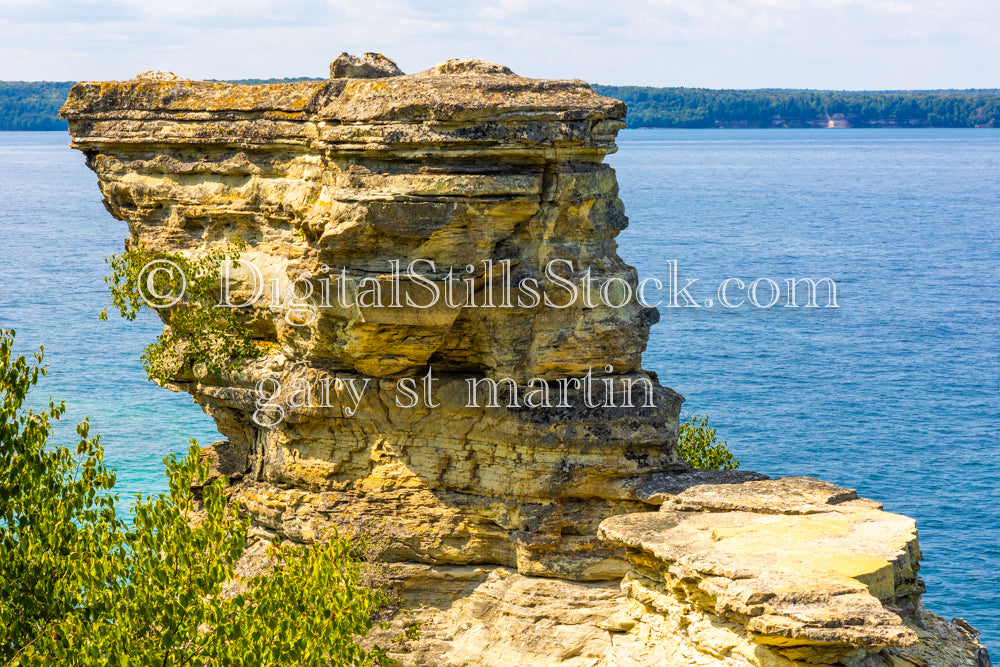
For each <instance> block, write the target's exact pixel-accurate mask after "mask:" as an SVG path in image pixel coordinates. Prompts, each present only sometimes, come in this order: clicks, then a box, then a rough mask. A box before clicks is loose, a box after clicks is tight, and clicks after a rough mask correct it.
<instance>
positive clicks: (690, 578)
mask: <svg viewBox="0 0 1000 667" xmlns="http://www.w3.org/2000/svg"><path fill="white" fill-rule="evenodd" d="M600 535H601V536H602V537H604V538H605V539H607V540H611V541H613V542H619V543H622V544H624V545H626V546H627V547H629V554H630V555H629V558H630V560H631V561H632V563H633V565H635V566H636V575H635V578H636V580H637V582H638V583H639V584H641V586H640V587H641V588H644V589H645V592H644V593H643V595H644V596H645V597H646V598H650V597H651V596H652V597H654V598H655V593H651V592H650V591H655V590H657V589H661V590H671V591H672V593H673V594H674V595H677V594H678V591H681V592H682V593H683V595H684V596H685V597H686V598H688V599H690V600H691V601H693V602H695V603H696V604H698V605H699V606H700V607H702V608H705V609H706V610H708V611H710V612H712V613H714V614H717V615H718V616H720V617H722V618H725V619H727V620H732V621H738V622H740V623H741V624H743V625H745V626H746V628H747V629H748V630H749V631H751V632H752V633H755V635H756V636H755V641H757V642H759V643H764V644H773V645H780V646H795V645H808V644H844V645H849V646H853V647H856V648H873V647H881V646H906V645H909V644H913V643H915V642H916V641H917V635H916V633H914V632H913V630H912V629H910V628H908V627H907V626H906V625H905V624H904V621H903V618H902V615H901V614H902V613H903V612H901V611H900V609H901V608H906V606H907V605H906V603H907V601H908V596H910V595H916V594H919V592H920V591H921V590H922V588H921V586H920V584H919V582H918V580H917V577H916V569H917V561H918V559H919V557H920V551H919V548H918V546H917V530H916V525H915V523H914V521H913V520H912V519H910V518H908V517H904V516H900V515H897V514H891V513H888V512H883V511H881V509H880V506H879V505H878V504H877V503H872V502H870V501H866V500H863V499H859V498H858V497H857V494H856V493H855V492H854V491H853V490H852V489H845V488H842V487H838V486H835V485H833V484H829V483H826V482H821V481H819V480H815V479H810V478H803V477H787V478H782V479H776V480H758V481H750V482H745V483H743V484H706V485H699V486H693V487H689V488H688V489H686V490H684V491H682V492H681V493H680V494H678V495H676V496H674V497H673V498H670V499H669V500H668V501H667V502H666V503H664V505H663V507H662V508H661V511H659V512H649V513H638V514H629V515H624V516H617V517H612V518H610V519H606V520H605V521H604V522H603V523H602V524H601V527H600ZM626 585H628V584H626ZM637 590H638V588H637ZM649 601H650V600H649V599H647V600H645V602H647V603H649ZM652 602H653V603H654V606H655V600H652Z"/></svg>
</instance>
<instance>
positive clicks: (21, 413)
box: [0, 331, 389, 667]
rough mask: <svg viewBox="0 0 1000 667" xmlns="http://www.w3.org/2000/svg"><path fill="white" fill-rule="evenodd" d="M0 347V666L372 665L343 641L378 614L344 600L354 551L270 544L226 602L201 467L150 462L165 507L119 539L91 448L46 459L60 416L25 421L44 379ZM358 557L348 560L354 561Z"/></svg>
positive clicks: (216, 488) (235, 523)
mask: <svg viewBox="0 0 1000 667" xmlns="http://www.w3.org/2000/svg"><path fill="white" fill-rule="evenodd" d="M13 342H14V333H13V332H7V331H0V398H2V405H0V664H4V665H52V664H60V665H154V664H155V665H172V666H178V665H186V664H187V665H288V664H295V665H324V666H325V665H336V666H337V667H341V666H344V667H354V666H360V665H373V664H386V663H388V662H389V661H388V658H386V656H385V652H384V650H383V649H381V648H379V647H377V646H376V647H375V648H373V649H371V650H364V649H363V648H361V647H360V646H359V645H358V640H359V639H360V638H361V637H363V636H364V635H365V634H366V633H367V632H368V631H369V630H371V629H372V628H373V627H374V625H375V623H376V618H377V616H378V612H379V611H380V610H381V609H382V608H384V607H385V606H386V605H387V604H388V603H389V600H388V597H387V596H386V595H385V593H383V592H381V591H379V590H372V589H369V588H365V587H363V586H361V585H359V582H360V581H361V578H362V575H363V570H364V565H363V563H362V561H361V560H360V558H359V553H360V552H359V547H358V546H356V545H352V544H351V543H350V542H349V541H347V540H344V539H341V538H339V537H337V536H336V535H334V536H331V538H330V539H329V541H328V542H327V543H325V544H323V545H321V546H315V547H311V548H303V547H293V546H281V545H278V544H274V545H272V546H271V550H270V552H269V559H270V562H271V571H270V573H269V574H268V575H264V576H256V577H252V578H248V579H245V580H243V581H242V584H243V591H242V592H240V593H239V594H237V593H236V589H234V588H233V587H232V584H233V579H234V566H235V565H236V562H237V560H238V559H239V558H240V556H241V555H242V554H243V551H244V545H245V541H246V535H247V525H248V524H247V521H246V520H244V519H241V518H240V517H239V515H238V513H237V510H236V509H235V508H234V507H233V506H232V505H231V504H228V503H227V501H226V497H225V493H224V489H225V484H226V481H225V480H216V481H213V482H211V483H209V484H206V485H204V486H203V489H202V498H201V499H200V500H199V499H198V498H196V497H195V496H194V494H193V493H192V490H191V485H192V482H194V481H199V482H204V480H205V479H206V477H207V474H208V468H207V464H205V463H203V462H202V461H201V459H200V457H199V449H198V446H197V444H196V443H194V441H192V445H191V449H190V451H189V453H188V456H187V457H186V458H184V459H182V460H180V461H178V460H177V459H176V457H174V456H171V457H169V458H168V459H166V460H165V463H166V466H167V471H166V473H167V479H168V482H169V489H170V491H169V493H168V494H160V495H156V496H152V497H149V498H145V499H144V498H142V497H140V498H139V499H138V501H137V502H136V504H135V505H134V507H133V510H132V523H131V525H129V524H127V523H126V522H124V521H122V520H121V519H120V518H119V517H118V516H117V515H116V512H115V501H116V500H117V497H116V496H114V495H113V494H112V493H111V491H112V490H113V487H114V484H115V474H114V471H112V470H109V469H108V468H106V467H105V466H104V464H103V460H102V457H103V449H102V447H101V445H100V441H99V438H97V437H94V438H90V437H88V425H87V422H83V423H82V424H80V426H79V427H78V429H77V431H78V433H79V436H80V441H79V443H78V444H77V446H76V449H75V453H73V452H71V451H70V450H69V449H67V448H65V447H47V446H46V440H47V438H48V436H49V434H50V429H51V424H52V422H53V421H55V420H58V419H59V417H60V416H61V415H62V414H63V412H64V409H65V408H64V406H63V405H62V404H59V405H55V404H53V403H51V402H50V404H49V407H48V409H47V410H43V411H42V412H39V413H36V412H33V411H31V410H25V409H24V407H23V404H24V400H25V398H26V396H27V394H28V391H29V389H30V388H31V387H32V386H34V385H35V384H36V383H37V381H38V378H39V376H40V375H44V373H45V370H44V369H43V368H42V367H41V365H40V364H41V362H42V353H41V351H39V352H38V353H37V354H36V355H35V363H29V362H28V361H27V360H26V359H25V358H24V357H23V356H18V357H14V355H13V353H12V350H13ZM362 548H363V547H362Z"/></svg>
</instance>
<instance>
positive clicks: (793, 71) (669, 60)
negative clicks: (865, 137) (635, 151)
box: [0, 0, 1000, 88]
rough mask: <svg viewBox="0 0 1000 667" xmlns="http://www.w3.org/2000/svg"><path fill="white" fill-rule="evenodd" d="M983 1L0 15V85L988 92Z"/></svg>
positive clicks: (233, 1) (117, 8)
mask: <svg viewBox="0 0 1000 667" xmlns="http://www.w3.org/2000/svg"><path fill="white" fill-rule="evenodd" d="M998 22H1000V3H997V2H995V0H921V1H917V0H647V1H638V2H619V3H608V2H606V1H605V2H596V1H595V0H576V1H572V0H556V1H553V2H540V1H539V0H495V1H493V2H471V1H465V0H441V1H440V2H417V1H416V0H370V1H367V2H357V0H351V1H346V0H174V1H171V2H165V1H163V0H159V1H156V2H150V1H146V0H140V1H137V0H128V1H126V0H110V1H105V2H96V1H95V0H75V1H70V0H17V1H15V0H0V79H40V78H45V79H84V78H86V79H105V78H127V77H129V76H132V75H133V74H135V73H136V72H139V71H142V70H145V69H150V68H165V69H171V70H174V71H176V72H177V73H178V74H180V75H182V76H189V77H193V78H238V77H254V76H306V75H313V76H322V75H323V74H324V73H325V71H326V65H327V63H328V62H329V60H330V59H331V58H333V57H335V56H336V55H337V54H339V53H340V52H341V51H350V52H354V53H359V52H362V51H373V50H374V51H380V52H383V53H385V54H386V55H388V56H389V57H391V58H394V59H395V60H397V61H398V62H399V63H400V66H401V67H403V69H404V70H406V71H411V72H412V71H418V70H421V69H425V68H427V67H429V66H431V65H433V64H434V63H436V62H440V61H442V60H445V59H447V58H452V57H479V58H484V59H487V60H495V61H499V62H503V63H504V64H507V65H509V66H511V67H512V68H513V69H514V70H515V71H517V72H519V73H523V74H525V75H529V76H546V77H570V78H583V79H587V80H590V81H599V82H603V83H632V84H649V85H702V86H709V87H821V88H914V87H972V86H978V87H998V86H1000V80H998V76H1000V75H998V74H997V73H996V70H995V68H987V67H985V66H984V63H989V62H997V61H998V60H1000V38H998V37H997V34H996V33H994V31H993V30H992V26H995V25H997V23H998Z"/></svg>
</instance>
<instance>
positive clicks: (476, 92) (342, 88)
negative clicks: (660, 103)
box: [60, 53, 626, 150]
mask: <svg viewBox="0 0 1000 667" xmlns="http://www.w3.org/2000/svg"><path fill="white" fill-rule="evenodd" d="M330 75H331V79H329V80H327V81H297V82H291V83H271V84H255V85H247V84H234V83H224V82H220V81H190V80H186V79H183V78H179V77H177V76H176V75H174V74H172V73H169V72H153V71H151V72H144V73H142V74H140V75H139V76H137V77H135V78H133V79H130V80H128V81H103V82H81V83H78V84H76V85H75V86H74V87H73V89H72V90H71V91H70V94H69V98H68V99H67V101H66V104H65V105H64V106H63V108H62V109H61V110H60V115H61V116H62V117H63V118H65V119H67V120H69V122H70V131H71V133H72V134H73V135H74V139H75V141H76V142H78V143H79V142H86V141H88V140H90V139H99V140H100V141H99V143H100V142H104V141H106V140H108V139H115V138H122V139H125V140H126V142H128V143H131V142H133V141H136V140H138V139H139V138H140V136H149V135H150V131H149V127H148V126H144V127H136V128H132V127H131V126H130V125H122V124H120V123H121V122H122V121H136V122H149V121H157V120H169V121H176V122H179V123H185V124H186V123H190V122H191V121H198V122H213V121H214V122H217V123H219V125H218V126H213V127H212V128H211V129H212V132H209V133H205V132H202V134H201V135H199V136H197V137H191V136H184V133H183V132H181V131H180V130H181V129H183V128H176V130H177V131H175V128H171V127H163V128H159V134H156V136H155V137H153V140H154V141H157V142H162V141H170V142H179V141H181V140H182V139H183V140H184V142H185V143H191V142H194V143H212V142H214V141H218V140H220V139H223V138H224V139H226V140H230V141H231V140H234V139H236V140H238V141H239V142H240V143H268V142H270V143H273V142H275V141H280V140H281V139H283V138H284V135H288V134H303V135H306V136H310V137H311V136H315V134H316V133H315V132H314V131H308V132H295V130H294V128H295V127H301V125H300V124H301V123H310V122H320V121H322V122H331V121H334V122H337V123H343V124H353V123H369V122H372V121H376V122H401V123H407V124H414V123H426V122H474V123H481V122H482V121H492V122H495V123H504V124H507V125H510V124H512V123H517V122H522V123H531V124H532V125H531V126H530V127H527V126H525V127H524V128H523V129H524V133H527V134H525V136H526V137H527V138H530V137H531V136H535V135H537V137H538V138H539V139H540V140H543V141H546V142H551V141H552V140H553V138H554V137H558V138H557V139H555V140H558V141H569V142H577V141H580V140H581V139H584V137H585V136H590V135H595V134H597V135H600V136H601V141H602V142H610V141H613V134H614V132H617V130H619V129H621V128H622V127H624V125H625V124H624V122H623V119H624V117H625V111H626V108H625V104H624V103H623V102H621V101H619V100H615V99H611V98H608V97H603V96H601V95H598V94H597V93H595V92H594V91H593V90H592V89H591V87H590V86H589V85H588V84H587V83H586V82H584V81H578V80H549V79H529V78H525V77H521V76H517V75H516V74H514V73H513V72H511V70H510V69H509V68H507V67H504V66H503V65H499V64H496V63H489V62H485V61H482V60H449V61H446V62H444V63H441V64H439V65H436V66H435V67H432V68H430V69H428V70H425V71H423V72H420V73H419V74H411V75H405V74H403V72H402V71H401V70H400V69H399V68H398V67H397V66H396V64H395V63H394V62H392V61H391V60H390V59H388V58H386V57H385V56H383V55H380V54H377V53H366V54H365V56H364V57H363V58H358V57H356V56H351V55H348V54H342V55H341V56H339V57H338V58H337V59H336V60H334V61H333V63H332V64H331V65H330ZM250 114H254V116H253V118H254V120H255V121H256V122H257V123H258V127H257V128H256V129H255V130H254V131H255V133H256V134H257V135H260V136H259V137H257V141H256V142H249V139H250V138H251V137H244V136H239V137H235V138H234V137H233V136H231V135H234V134H239V130H240V126H238V125H235V124H234V122H239V121H245V120H248V119H249V118H250V116H249V115H250ZM92 121H116V122H118V123H119V125H114V126H101V127H91V126H90V125H87V123H90V122H92ZM261 121H269V122H272V123H285V124H290V125H283V126H272V127H266V128H265V127H264V126H263V125H261V124H260V122H261ZM567 121H575V122H577V123H582V125H581V126H580V127H569V126H567V127H561V126H560V127H552V128H549V131H545V130H543V129H542V127H541V125H539V124H545V123H548V124H550V125H551V124H554V123H556V124H558V123H565V122H567ZM602 121H603V123H602ZM593 123H598V124H600V127H599V128H596V129H593V128H592V124H593ZM486 129H488V128H482V127H480V128H479V129H477V130H465V131H463V132H459V133H458V135H461V136H458V135H456V138H458V139H465V140H469V139H477V140H478V139H481V138H482V137H480V136H479V135H483V134H484V133H485V134H488V132H486ZM265 131H266V136H265V135H264V134H263V133H264V132H265ZM477 133H478V134H477ZM532 133H533V134H532ZM425 134H426V132H425ZM88 135H94V136H92V137H91V136H88ZM431 138H432V139H434V140H437V139H438V137H437V136H436V135H435V136H434V137H431ZM409 139H413V137H410V138H409ZM609 148H610V144H609ZM611 150H613V148H611Z"/></svg>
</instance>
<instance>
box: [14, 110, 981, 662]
mask: <svg viewBox="0 0 1000 667" xmlns="http://www.w3.org/2000/svg"><path fill="white" fill-rule="evenodd" d="M67 140H68V138H67V136H66V135H63V134H61V133H0V327H5V328H7V327H14V328H15V329H17V331H18V347H19V348H20V349H21V350H22V351H24V352H28V351H30V350H31V349H32V348H34V347H37V346H38V345H40V344H44V345H45V347H46V360H47V361H48V362H49V363H50V374H49V376H48V377H47V378H46V379H45V380H44V381H43V384H42V388H41V390H40V391H39V395H40V396H39V397H37V398H41V397H42V396H43V395H44V397H47V396H49V395H51V396H53V397H56V398H60V399H65V400H66V402H67V405H68V407H69V411H68V414H67V416H66V418H65V420H64V421H65V423H64V424H63V427H62V428H61V430H60V434H61V436H62V437H63V438H64V441H67V442H68V441H69V439H70V437H71V434H72V430H71V428H70V427H71V426H72V424H75V423H76V422H77V421H79V420H80V419H82V418H83V417H84V416H89V417H90V420H91V423H92V429H91V430H92V432H97V433H101V434H102V435H103V436H104V443H105V446H106V449H107V459H108V461H109V462H110V463H111V464H113V465H114V466H116V467H117V469H118V472H119V474H118V479H119V488H120V492H121V493H122V495H123V496H127V495H129V494H132V493H135V492H137V491H144V492H149V491H160V490H163V488H164V479H163V476H162V465H161V464H160V460H161V459H162V458H163V457H164V456H165V455H166V454H168V453H170V452H182V451H184V450H185V449H186V447H187V440H188V439H189V438H197V439H198V440H199V441H201V442H203V443H204V442H211V441H213V440H215V439H218V434H217V432H216V431H215V429H214V427H213V425H212V422H211V420H210V419H208V418H207V417H206V416H205V415H204V414H202V412H201V411H200V410H199V409H198V408H197V406H195V405H194V404H193V403H192V402H191V399H190V398H189V397H187V396H186V395H177V394H172V393H170V392H169V391H166V390H164V389H160V388H158V387H156V386H154V385H152V384H151V383H149V382H147V381H146V380H145V376H144V374H143V371H142V369H141V367H140V365H139V362H138V357H139V354H140V353H141V351H142V349H143V347H144V346H145V345H146V344H147V343H149V342H150V341H151V340H152V339H153V338H154V337H155V336H156V335H157V334H158V333H159V331H160V329H161V327H160V323H159V320H157V319H156V318H155V317H154V316H152V315H151V314H149V313H146V314H145V317H142V318H140V320H139V321H137V322H134V323H128V322H123V321H121V320H119V319H117V317H115V316H112V317H111V318H110V321H108V322H100V321H98V319H97V314H98V312H99V311H100V310H101V309H102V308H103V307H105V306H106V305H108V296H107V290H106V288H105V286H104V285H103V283H102V282H101V278H102V276H103V275H105V265H104V263H103V262H102V258H104V257H106V256H108V255H111V254H112V253H116V252H119V251H120V250H121V246H122V240H123V239H124V237H125V236H126V234H127V231H126V228H125V225H124V223H121V222H118V221H116V220H113V219H112V218H111V217H110V216H109V215H108V213H107V212H106V211H105V210H104V207H103V206H102V205H101V202H100V194H99V192H98V189H97V185H96V177H95V176H94V175H93V174H92V173H91V172H90V171H89V170H88V169H87V168H86V167H85V166H84V164H83V156H82V155H80V154H79V153H77V152H76V151H71V150H69V149H68V148H67V146H66V144H67ZM619 145H620V150H619V152H618V153H617V154H615V155H613V156H611V157H610V158H609V161H610V163H611V164H612V165H613V166H614V167H615V168H616V169H617V171H618V180H619V183H620V186H621V197H622V199H623V200H624V202H625V206H626V211H627V213H628V215H629V218H630V220H631V225H630V227H629V228H628V229H627V230H625V231H624V232H623V233H622V235H621V236H620V237H619V243H620V250H619V252H620V254H621V255H622V257H624V258H625V260H626V261H628V262H629V263H630V264H633V265H634V266H636V267H637V268H638V269H639V271H640V277H650V278H657V279H660V280H662V281H663V282H667V280H668V278H669V273H670V272H669V266H670V265H669V262H670V261H671V260H673V261H675V262H676V265H677V267H678V272H679V275H680V277H681V284H684V283H686V281H687V280H688V279H695V278H696V279H697V282H695V283H694V284H693V285H692V286H691V287H690V288H689V289H688V292H689V293H690V294H691V295H692V297H694V298H695V299H696V301H697V302H698V303H699V304H702V305H701V306H700V307H698V308H690V307H689V308H680V307H678V308H669V307H661V309H660V312H661V317H662V319H661V322H660V323H659V324H658V325H656V326H655V327H654V328H653V332H652V335H651V338H650V342H649V348H648V350H647V353H646V355H645V362H644V365H645V366H646V367H647V368H650V369H652V370H655V371H657V373H658V374H659V376H660V379H661V381H662V382H663V383H664V384H666V385H668V386H671V387H673V388H674V389H676V390H677V391H679V392H680V393H682V394H683V395H684V396H686V397H687V399H688V402H687V404H686V405H685V410H684V412H685V414H708V415H710V417H711V421H712V423H713V425H715V426H716V427H717V428H718V431H719V434H720V436H722V437H723V438H725V439H726V440H727V441H728V443H729V446H730V449H731V450H732V451H733V452H734V453H736V454H737V456H738V457H739V458H740V459H741V461H742V463H743V466H744V467H746V468H751V469H755V470H759V471H761V472H765V473H768V474H771V475H781V474H805V475H814V476H817V477H821V478H823V479H827V480H829V481H832V482H836V483H839V484H843V485H846V486H851V487H854V488H857V489H858V491H859V492H860V493H861V494H862V495H865V496H868V497H872V498H875V499H878V500H880V501H882V502H884V503H885V505H886V508H887V509H888V510H891V511H896V512H900V513H903V514H907V515H910V516H913V517H915V518H916V519H917V521H918V525H919V527H920V538H921V545H922V549H923V552H924V556H925V560H924V567H923V570H922V575H923V577H924V579H925V580H926V582H927V585H928V589H929V593H928V594H927V595H926V596H925V600H926V601H927V604H928V606H929V607H930V608H932V609H933V610H935V611H937V612H938V613H941V614H943V615H945V616H947V617H949V618H950V617H953V616H963V617H965V618H966V619H968V620H969V621H970V622H971V623H972V624H973V625H974V626H976V627H977V628H978V629H980V630H981V631H982V632H983V638H984V641H985V643H986V644H987V645H988V646H990V647H993V648H995V649H1000V613H998V612H1000V602H998V600H997V595H998V592H1000V567H998V566H1000V508H998V502H1000V475H998V473H997V466H996V458H997V455H998V453H1000V447H998V445H997V438H998V436H1000V217H998V216H1000V131H991V130H837V131H831V130H787V131H786V130H760V131H756V130H739V131H720V130H705V131H702V130H676V131H675V130H630V131H625V132H622V133H621V135H620V138H619ZM728 278H738V279H740V280H742V281H743V283H744V284H745V285H746V284H749V283H751V282H752V281H754V280H756V279H771V280H773V281H775V282H776V283H777V284H778V285H779V286H780V287H781V289H782V294H781V299H780V301H779V302H778V303H777V305H775V306H774V307H772V308H768V309H764V308H756V307H753V306H752V305H751V304H749V303H745V304H744V305H743V306H742V307H739V308H733V309H728V308H725V307H722V306H721V305H720V304H719V303H718V294H717V290H718V287H719V285H720V283H722V282H723V281H724V280H726V279H728ZM788 278H795V279H800V278H814V279H817V280H818V279H820V278H830V279H832V280H833V281H835V283H836V286H837V302H838V304H839V308H825V307H818V308H802V307H799V308H787V307H784V304H785V302H786V301H785V280H786V279H788ZM730 285H731V287H730V289H729V292H728V296H729V298H730V301H731V302H732V303H737V302H739V301H740V299H746V298H747V294H746V290H743V292H742V294H741V293H740V290H739V289H737V287H736V283H735V282H733V283H730ZM760 285H761V287H760V290H759V292H758V295H757V300H758V302H761V303H766V302H767V301H768V300H769V291H768V287H767V283H766V282H762V283H760ZM654 296H655V293H653V292H652V291H651V292H650V293H649V298H650V299H652V298H653V297H654ZM709 299H711V300H712V301H713V306H712V307H706V306H705V305H704V304H705V303H706V302H707V300H709ZM681 301H682V302H683V299H682V300H681ZM798 303H799V305H800V306H801V305H803V304H804V299H803V298H802V297H801V296H800V298H799V299H798ZM819 303H820V304H821V305H824V304H825V303H826V298H825V290H823V289H821V290H820V298H819Z"/></svg>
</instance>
